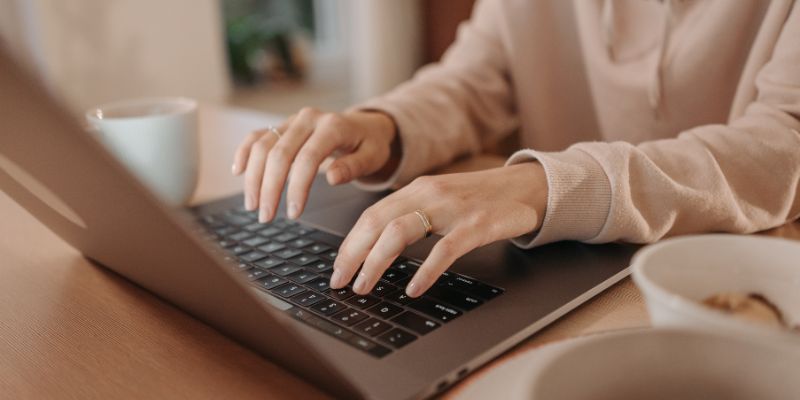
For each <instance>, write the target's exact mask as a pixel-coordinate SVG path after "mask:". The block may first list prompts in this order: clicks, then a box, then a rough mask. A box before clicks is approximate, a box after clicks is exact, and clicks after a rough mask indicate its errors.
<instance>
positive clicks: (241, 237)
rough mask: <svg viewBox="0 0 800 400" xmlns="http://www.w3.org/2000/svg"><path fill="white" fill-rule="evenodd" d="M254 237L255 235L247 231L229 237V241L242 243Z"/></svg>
mask: <svg viewBox="0 0 800 400" xmlns="http://www.w3.org/2000/svg"><path fill="white" fill-rule="evenodd" d="M251 237H253V234H252V233H250V232H246V231H241V232H236V233H234V234H232V235H228V239H231V240H235V241H237V242H241V241H242V240H245V239H247V238H251Z"/></svg>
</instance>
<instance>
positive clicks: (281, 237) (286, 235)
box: [272, 232, 297, 243]
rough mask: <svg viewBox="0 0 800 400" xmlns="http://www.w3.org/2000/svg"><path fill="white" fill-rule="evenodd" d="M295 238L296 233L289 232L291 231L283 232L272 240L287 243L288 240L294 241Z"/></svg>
mask: <svg viewBox="0 0 800 400" xmlns="http://www.w3.org/2000/svg"><path fill="white" fill-rule="evenodd" d="M295 239H297V235H295V234H294V233H289V232H284V233H281V234H280V235H277V236H275V237H273V238H272V240H274V241H276V242H281V243H286V242H289V241H292V240H295Z"/></svg>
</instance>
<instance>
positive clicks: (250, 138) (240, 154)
mask: <svg viewBox="0 0 800 400" xmlns="http://www.w3.org/2000/svg"><path fill="white" fill-rule="evenodd" d="M266 132H267V130H266V129H259V130H257V131H254V132H251V133H250V134H249V135H247V137H246V138H245V139H244V141H242V143H241V144H240V145H239V147H238V148H237V149H236V153H234V155H233V165H231V173H232V174H234V175H240V174H241V173H242V172H244V170H245V168H244V167H245V166H246V165H247V159H248V156H249V155H250V148H251V147H252V146H253V143H255V142H256V141H258V139H261V137H262V136H264V134H265V133H266Z"/></svg>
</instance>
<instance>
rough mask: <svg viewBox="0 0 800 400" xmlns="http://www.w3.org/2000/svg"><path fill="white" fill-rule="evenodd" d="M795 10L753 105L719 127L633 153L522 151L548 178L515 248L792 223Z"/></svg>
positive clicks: (625, 147)
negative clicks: (538, 214)
mask: <svg viewBox="0 0 800 400" xmlns="http://www.w3.org/2000/svg"><path fill="white" fill-rule="evenodd" d="M797 38H800V7H794V9H793V11H792V13H791V14H790V16H789V18H788V19H787V21H786V23H785V24H784V27H783V31H782V33H781V35H780V37H779V39H778V41H777V43H776V45H775V48H774V50H773V53H772V57H771V59H770V60H769V62H767V63H766V64H765V65H764V66H763V67H762V69H761V70H760V71H759V73H758V75H757V77H756V82H755V85H756V89H757V91H758V94H757V96H756V99H755V100H754V101H753V102H752V103H751V104H750V105H748V107H747V108H746V110H745V112H744V113H743V115H742V116H740V117H738V118H737V119H734V120H732V121H731V122H730V123H729V124H727V125H704V126H698V127H695V128H693V129H690V130H688V131H685V132H682V133H681V134H680V135H678V137H676V138H674V139H665V140H655V141H650V142H644V143H642V144H640V145H637V146H634V145H631V144H629V143H623V142H615V143H601V142H592V143H579V144H576V145H573V146H571V147H570V148H568V149H566V150H565V151H562V152H556V153H540V152H536V151H532V150H521V151H519V152H517V153H516V154H514V155H512V157H511V158H510V159H509V161H508V163H509V164H513V163H517V162H525V161H530V160H538V161H539V162H541V163H542V165H543V166H544V168H545V171H546V172H547V179H548V183H549V185H550V186H549V190H550V192H549V198H548V209H547V212H546V216H545V219H544V221H543V225H542V228H541V229H540V230H539V231H538V232H536V233H533V234H530V235H526V236H523V237H520V238H516V239H515V243H516V244H517V245H519V246H521V247H525V248H529V247H533V246H537V245H541V244H545V243H548V242H553V241H557V240H565V239H571V240H582V241H585V242H590V243H603V242H611V241H618V240H619V241H627V242H634V243H648V242H653V241H656V240H658V239H659V238H661V237H664V236H669V235H678V234H687V233H699V232H735V233H751V232H755V231H759V230H763V229H768V228H772V227H775V226H779V225H781V224H784V223H786V222H787V221H792V220H795V219H797V218H798V217H800V185H799V182H800V68H799V67H798V66H800V42H798V41H797Z"/></svg>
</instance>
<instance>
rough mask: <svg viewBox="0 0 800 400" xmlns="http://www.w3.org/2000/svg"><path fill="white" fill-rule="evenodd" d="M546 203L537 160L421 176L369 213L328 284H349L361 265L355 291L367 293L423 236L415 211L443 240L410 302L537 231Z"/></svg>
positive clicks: (417, 278) (412, 287) (411, 290)
mask: <svg viewBox="0 0 800 400" xmlns="http://www.w3.org/2000/svg"><path fill="white" fill-rule="evenodd" d="M546 204H547V180H546V177H545V173H544V170H543V168H542V166H541V165H540V164H539V163H535V162H534V163H525V164H517V165H512V166H507V167H502V168H495V169H490V170H485V171H480V172H469V173H461V174H450V175H437V176H424V177H421V178H418V179H416V180H415V181H414V182H412V183H411V184H410V185H408V186H406V187H404V188H402V189H400V190H398V191H397V192H395V193H393V194H391V195H389V196H387V197H385V198H384V199H382V200H381V201H379V202H377V203H375V204H374V205H373V206H371V207H370V208H368V209H367V210H366V211H364V213H363V214H362V215H361V217H360V218H359V220H358V222H356V224H355V226H354V227H353V229H352V230H351V231H350V233H349V234H348V235H347V237H346V238H345V240H344V242H342V245H341V246H340V247H339V256H338V257H337V258H336V260H335V262H334V266H333V268H334V272H333V275H332V276H331V287H332V288H334V289H338V288H341V287H343V286H345V285H346V284H347V283H348V282H350V280H351V279H352V278H353V275H354V274H355V273H356V271H357V270H358V269H359V266H361V270H360V272H359V273H358V277H357V278H356V281H355V283H354V284H353V291H354V292H356V293H358V294H366V293H369V292H370V291H371V290H372V288H373V286H375V283H376V282H377V281H378V279H380V277H381V276H382V275H383V273H384V272H385V271H386V269H387V268H388V267H389V266H390V265H391V264H392V262H393V261H394V260H395V258H397V257H398V256H399V255H400V253H401V252H402V251H403V250H404V249H405V248H406V247H407V246H408V245H410V244H412V243H414V242H416V241H417V240H419V239H422V238H423V237H424V236H425V225H424V224H423V222H422V218H420V216H419V215H417V214H415V211H416V210H421V211H422V212H423V213H424V215H426V216H427V217H428V219H429V222H430V223H431V225H432V230H433V232H434V233H438V234H440V235H442V236H444V237H443V238H442V239H441V240H439V242H437V243H436V245H435V246H434V247H433V249H432V250H431V253H430V254H429V255H428V258H427V259H426V260H425V262H424V263H423V264H422V266H421V267H420V268H419V270H418V271H417V273H416V274H415V275H414V277H413V278H412V279H411V281H410V282H409V284H408V287H407V288H406V293H407V294H408V295H409V296H411V297H417V296H419V295H421V294H422V293H423V292H425V291H426V290H427V289H428V288H429V287H430V286H431V285H433V283H434V282H435V281H436V279H437V278H438V277H439V275H441V274H442V272H444V271H445V270H446V269H447V268H449V267H450V265H451V264H452V263H453V262H454V261H455V260H456V259H457V258H459V257H461V256H462V255H464V254H466V253H467V252H469V251H470V250H472V249H474V248H476V247H479V246H483V245H486V244H488V243H491V242H494V241H497V240H502V239H508V238H513V237H516V236H520V235H523V234H525V233H529V232H531V231H535V230H537V229H539V227H540V226H541V220H542V217H543V215H544V212H545V207H546ZM362 263H363V266H362Z"/></svg>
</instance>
